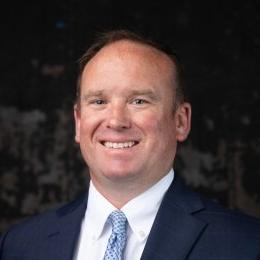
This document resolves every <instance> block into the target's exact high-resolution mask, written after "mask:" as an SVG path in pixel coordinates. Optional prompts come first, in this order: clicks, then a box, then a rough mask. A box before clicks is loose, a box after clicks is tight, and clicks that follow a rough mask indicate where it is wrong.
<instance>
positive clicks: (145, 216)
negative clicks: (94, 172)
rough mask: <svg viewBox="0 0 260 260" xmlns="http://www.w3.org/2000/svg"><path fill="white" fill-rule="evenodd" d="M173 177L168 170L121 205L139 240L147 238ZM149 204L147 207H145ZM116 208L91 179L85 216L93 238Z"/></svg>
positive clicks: (98, 233)
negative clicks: (147, 187)
mask: <svg viewBox="0 0 260 260" xmlns="http://www.w3.org/2000/svg"><path fill="white" fill-rule="evenodd" d="M173 178H174V171H173V170H172V169H171V170H170V172H169V173H168V174H167V175H166V176H164V177H163V178H162V179H161V180H159V181H158V182H157V183H156V184H154V185H153V186H152V187H150V188H149V189H148V190H146V191H145V192H143V193H142V194H140V195H139V196H137V197H135V198H133V199H132V200H130V201H129V202H128V203H127V204H125V205H124V206H123V207H122V209H121V210H122V211H123V212H124V214H125V215H126V217H127V220H128V224H129V227H130V228H131V230H132V232H133V233H134V234H135V235H136V237H137V239H138V240H139V241H143V240H145V239H146V238H147V236H148V235H149V233H150V230H151V228H152V225H153V222H154V219H155V216H156V214H157V211H158V209H159V206H160V204H161V201H162V199H163V196H164V194H165V192H166V191H167V190H168V188H169V186H170V184H171V183H172V181H173ZM147 205H149V207H147ZM114 210H116V207H114V206H113V205H112V204H111V203H110V202H109V201H108V200H107V199H106V198H105V197H104V196H103V195H101V194H100V193H99V192H98V191H97V189H96V188H95V186H94V185H93V183H92V181H90V186H89V195H88V206H87V211H86V215H85V218H86V217H87V218H88V219H91V223H92V225H91V230H89V232H92V234H94V236H95V239H99V238H100V236H101V235H102V233H103V231H104V229H105V228H107V227H106V225H105V224H106V220H107V218H108V216H109V214H110V213H111V212H112V211H114Z"/></svg>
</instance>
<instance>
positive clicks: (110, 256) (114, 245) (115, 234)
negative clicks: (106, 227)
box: [103, 210, 127, 260]
mask: <svg viewBox="0 0 260 260" xmlns="http://www.w3.org/2000/svg"><path fill="white" fill-rule="evenodd" d="M108 221H109V222H110V223H111V225H112V234H111V236H110V238H109V240H108V244H107V249H106V252H105V256H104V259H103V260H121V259H123V258H122V256H123V251H124V247H125V243H126V224H127V219H126V216H125V214H124V213H123V212H122V211H121V210H115V211H113V212H112V213H111V214H110V215H109V217H108Z"/></svg>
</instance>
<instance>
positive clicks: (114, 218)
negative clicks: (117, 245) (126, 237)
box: [108, 210, 126, 235]
mask: <svg viewBox="0 0 260 260" xmlns="http://www.w3.org/2000/svg"><path fill="white" fill-rule="evenodd" d="M108 219H109V220H110V222H111V224H112V231H113V232H114V233H116V234H118V235H119V234H125V233H126V216H125V214H124V213H123V212H122V211H121V210H115V211H113V212H112V213H111V214H110V215H109V217H108Z"/></svg>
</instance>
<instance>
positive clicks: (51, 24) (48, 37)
mask: <svg viewBox="0 0 260 260" xmlns="http://www.w3.org/2000/svg"><path fill="white" fill-rule="evenodd" d="M5 5H6V6H5V7H3V6H2V7H1V15H0V19H1V20H0V24H1V27H0V29H1V41H0V42H1V43H0V46H1V48H0V71H1V77H0V160H1V164H0V232H1V231H3V230H5V229H6V228H7V227H9V226H10V225H11V224H13V223H16V222H18V221H20V220H22V219H24V218H26V217H28V216H30V215H33V214H36V213H39V212H42V211H44V210H47V209H49V208H53V207H56V206H57V205H58V204H62V203H64V202H65V201H69V200H72V199H73V198H75V197H76V196H77V195H79V194H80V193H81V192H82V191H83V190H84V187H85V185H86V183H87V180H88V177H87V169H86V167H85V166H84V163H83V161H82V159H81V156H80V153H79V150H78V147H77V146H76V145H75V143H74V126H73V118H72V105H73V100H74V96H75V86H76V76H77V60H78V59H79V57H80V56H81V55H82V54H83V52H84V51H85V49H86V47H87V46H88V45H89V44H90V43H91V41H92V39H93V36H94V35H95V34H96V33H97V32H99V31H104V30H107V29H115V28H126V29H131V30H135V31H137V32H141V33H142V34H144V35H146V36H149V37H151V38H153V39H156V40H159V41H160V42H163V43H167V44H168V45H170V46H171V47H172V48H173V49H174V50H175V51H176V52H177V54H178V55H179V57H180V58H181V60H182V63H183V65H184V67H185V71H186V78H187V88H188V93H189V96H190V100H191V103H192V106H193V120H192V132H191V135H190V138H189V140H188V141H186V142H185V143H184V144H182V146H181V147H180V148H179V154H178V160H177V162H176V165H175V169H176V171H177V172H178V173H179V174H180V175H182V176H183V177H184V179H185V180H186V182H187V184H188V185H189V186H190V187H192V188H193V189H194V190H198V191H200V192H202V193H203V194H204V195H205V196H208V197H210V198H212V199H215V200H217V201H219V202H220V203H222V204H223V205H224V206H226V207H229V208H237V209H240V210H242V211H244V212H245V213H247V214H250V215H253V216H257V217H260V207H259V205H260V161H259V159H260V134H259V131H260V123H259V114H260V113H259V112H260V103H259V99H260V79H259V75H260V59H259V58H260V29H259V28H260V26H259V25H260V15H259V14H260V13H259V2H258V1H253V0H247V1H241V3H240V1H192V0H183V1H171V4H169V3H168V4H166V2H165V3H164V2H163V1H116V0H115V1H112V0H95V1H79V0H70V1H69V0H68V1H26V2H25V1H19V2H18V1H17V2H15V1H9V2H8V3H5Z"/></svg>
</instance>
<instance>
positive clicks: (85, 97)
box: [82, 89, 160, 100]
mask: <svg viewBox="0 0 260 260" xmlns="http://www.w3.org/2000/svg"><path fill="white" fill-rule="evenodd" d="M105 93H106V91H105V90H89V91H88V92H87V93H86V94H83V96H82V100H88V99H89V98H92V97H100V96H104V95H105ZM128 95H129V96H148V97H149V98H151V99H152V100H158V99H160V97H159V96H158V95H156V94H155V93H154V91H152V90H150V89H144V90H138V89H134V90H131V91H129V93H128Z"/></svg>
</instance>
